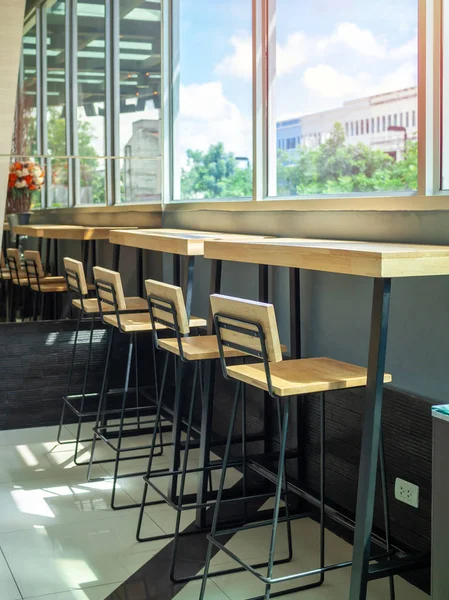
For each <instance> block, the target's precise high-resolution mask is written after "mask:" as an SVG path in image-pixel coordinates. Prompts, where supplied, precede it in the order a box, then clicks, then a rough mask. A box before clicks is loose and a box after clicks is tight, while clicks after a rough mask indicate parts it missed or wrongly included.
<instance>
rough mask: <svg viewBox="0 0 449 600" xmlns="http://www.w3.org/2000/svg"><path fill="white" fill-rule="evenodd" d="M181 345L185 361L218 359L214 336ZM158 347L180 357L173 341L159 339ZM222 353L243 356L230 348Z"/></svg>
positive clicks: (176, 343)
mask: <svg viewBox="0 0 449 600" xmlns="http://www.w3.org/2000/svg"><path fill="white" fill-rule="evenodd" d="M181 344H182V350H183V353H184V357H185V358H186V360H218V359H219V358H220V350H219V348H218V340H217V336H216V335H197V336H194V337H186V338H182V340H181ZM159 347H160V348H161V349H163V350H167V351H168V352H171V353H172V354H176V355H177V356H179V355H180V350H179V344H178V341H177V340H175V339H161V340H159ZM281 350H282V351H283V352H285V351H286V350H287V347H286V346H284V345H281ZM223 352H224V355H225V356H226V358H236V357H242V356H245V354H244V353H243V352H240V351H239V350H233V349H232V348H223Z"/></svg>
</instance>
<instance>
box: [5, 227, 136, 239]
mask: <svg viewBox="0 0 449 600" xmlns="http://www.w3.org/2000/svg"><path fill="white" fill-rule="evenodd" d="M122 229H125V228H122ZM135 229H137V228H135ZM113 230H114V227H86V226H83V225H19V226H17V227H14V233H16V234H17V235H27V236H29V237H38V238H49V239H53V240H86V241H87V240H108V239H109V235H110V233H111V231H113Z"/></svg>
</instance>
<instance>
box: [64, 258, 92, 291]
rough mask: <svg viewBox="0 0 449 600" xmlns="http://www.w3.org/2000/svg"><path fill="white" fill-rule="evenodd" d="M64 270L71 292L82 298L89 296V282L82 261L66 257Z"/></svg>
mask: <svg viewBox="0 0 449 600" xmlns="http://www.w3.org/2000/svg"><path fill="white" fill-rule="evenodd" d="M64 269H65V276H66V280H67V287H68V288H69V290H70V291H71V292H75V293H76V294H79V295H80V296H87V294H88V290H87V281H86V274H85V273H84V266H83V263H82V262H81V261H80V260H75V259H74V258H69V257H68V256H66V257H65V258H64Z"/></svg>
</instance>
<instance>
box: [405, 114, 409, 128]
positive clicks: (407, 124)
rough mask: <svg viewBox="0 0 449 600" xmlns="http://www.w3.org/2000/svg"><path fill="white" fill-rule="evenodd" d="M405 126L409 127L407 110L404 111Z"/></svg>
mask: <svg viewBox="0 0 449 600" xmlns="http://www.w3.org/2000/svg"><path fill="white" fill-rule="evenodd" d="M405 126H406V127H407V128H409V127H410V119H409V114H408V112H406V113H405Z"/></svg>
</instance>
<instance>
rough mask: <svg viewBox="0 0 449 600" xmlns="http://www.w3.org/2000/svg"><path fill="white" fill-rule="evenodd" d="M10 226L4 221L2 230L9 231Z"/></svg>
mask: <svg viewBox="0 0 449 600" xmlns="http://www.w3.org/2000/svg"><path fill="white" fill-rule="evenodd" d="M10 230H11V227H10V226H9V223H7V222H6V221H5V222H4V223H3V231H10Z"/></svg>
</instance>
